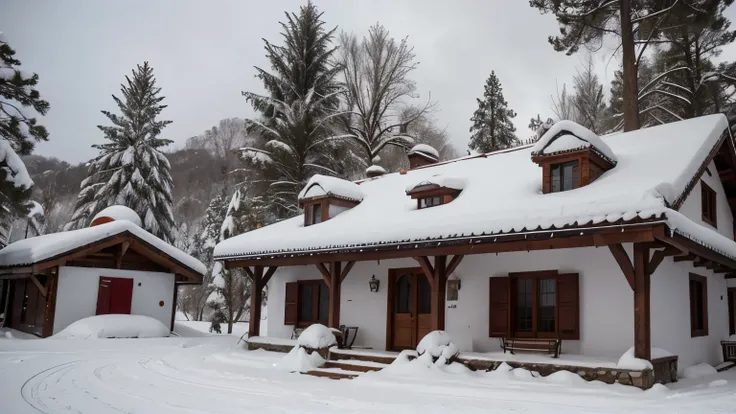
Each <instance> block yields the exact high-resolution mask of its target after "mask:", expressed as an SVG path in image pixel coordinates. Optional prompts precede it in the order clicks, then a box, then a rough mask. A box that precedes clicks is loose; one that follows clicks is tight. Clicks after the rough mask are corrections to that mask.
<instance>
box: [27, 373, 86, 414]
mask: <svg viewBox="0 0 736 414" xmlns="http://www.w3.org/2000/svg"><path fill="white" fill-rule="evenodd" d="M81 362H82V361H70V362H65V363H63V364H59V365H55V366H53V367H51V368H47V369H45V370H43V371H41V372H39V373H38V374H35V375H34V376H32V377H31V378H28V379H27V380H26V382H24V383H23V385H22V386H21V387H20V395H21V397H23V400H24V401H25V402H26V404H28V405H30V406H31V407H33V408H34V409H36V411H39V412H42V413H47V414H49V413H51V411H48V410H49V409H50V408H49V407H48V406H47V405H46V404H45V403H44V401H43V400H42V399H41V398H40V397H39V394H38V392H39V389H40V387H41V385H46V383H45V380H46V379H48V378H50V377H52V376H54V375H56V374H57V373H58V372H59V371H62V370H68V369H73V367H74V366H75V365H77V364H80V363H81ZM57 383H58V380H57ZM45 390H46V387H44V391H45Z"/></svg>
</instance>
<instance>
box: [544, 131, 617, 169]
mask: <svg viewBox="0 0 736 414" xmlns="http://www.w3.org/2000/svg"><path fill="white" fill-rule="evenodd" d="M590 147H593V149H594V150H596V151H598V152H599V153H600V154H601V155H603V156H604V157H605V158H607V159H608V160H610V161H611V162H612V163H614V164H615V163H616V162H617V158H616V154H615V153H614V152H613V150H611V148H610V147H609V146H608V145H606V143H605V142H603V140H602V139H601V138H600V137H599V136H598V135H596V134H595V133H594V132H593V131H591V130H589V129H588V128H585V127H584V126H582V125H580V124H576V123H575V122H572V121H559V122H556V123H555V124H554V125H552V127H551V128H550V129H549V130H548V131H547V132H545V133H544V135H542V137H541V138H539V141H537V143H536V144H534V147H533V148H532V155H550V154H557V153H560V152H569V151H576V150H580V149H584V148H590Z"/></svg>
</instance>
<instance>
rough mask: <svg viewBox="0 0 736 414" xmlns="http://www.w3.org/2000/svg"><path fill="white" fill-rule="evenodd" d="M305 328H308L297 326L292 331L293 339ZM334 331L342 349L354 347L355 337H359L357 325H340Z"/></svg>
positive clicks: (338, 344) (297, 337)
mask: <svg viewBox="0 0 736 414" xmlns="http://www.w3.org/2000/svg"><path fill="white" fill-rule="evenodd" d="M304 329H306V328H298V327H296V326H295V327H294V329H293V330H292V331H291V339H299V335H301V334H302V332H304ZM332 331H333V332H332V333H333V334H335V339H337V346H338V348H340V349H345V348H347V349H350V348H352V347H353V343H355V338H357V337H358V327H357V326H345V325H340V329H333V330H332ZM351 334H352V335H351Z"/></svg>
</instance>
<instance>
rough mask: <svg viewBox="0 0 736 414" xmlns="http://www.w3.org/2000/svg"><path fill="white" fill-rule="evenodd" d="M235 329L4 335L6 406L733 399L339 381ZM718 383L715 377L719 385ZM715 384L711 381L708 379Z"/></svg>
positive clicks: (547, 385) (504, 408)
mask: <svg viewBox="0 0 736 414" xmlns="http://www.w3.org/2000/svg"><path fill="white" fill-rule="evenodd" d="M234 342H235V341H234V340H233V338H232V337H227V336H224V335H223V336H215V337H202V338H166V339H142V340H96V341H62V340H33V341H22V340H9V341H2V342H0V378H3V380H2V382H3V385H2V387H0V412H2V413H5V412H8V413H13V414H24V413H38V412H42V413H72V412H74V413H94V414H106V413H117V414H119V413H157V414H158V413H238V414H242V413H243V412H257V413H288V412H300V413H321V414H330V413H340V414H345V413H353V412H360V413H378V412H401V413H414V412H416V413H423V414H432V413H443V414H445V413H448V412H463V413H480V412H484V413H487V412H512V411H513V412H534V413H538V412H551V413H562V412H565V413H571V412H586V413H590V412H596V413H598V412H627V414H633V413H639V412H647V413H652V412H662V413H670V412H673V411H678V412H705V411H716V410H720V411H722V412H726V411H733V410H734V408H733V407H736V392H735V391H736V373H733V374H726V373H724V374H719V376H718V377H717V378H710V379H705V380H703V381H702V382H691V383H689V384H688V383H687V382H686V381H683V382H681V383H680V384H678V385H677V387H676V388H679V389H678V390H675V391H668V390H663V389H659V390H655V391H652V392H641V391H639V390H636V389H633V388H631V387H623V386H614V387H611V386H604V385H595V384H588V383H585V384H578V385H568V384H562V383H552V382H540V381H539V380H536V379H532V378H526V377H524V375H517V376H516V377H514V378H510V379H509V378H506V379H489V378H487V377H478V378H469V377H467V376H466V375H452V374H446V373H438V372H428V373H427V374H426V375H423V376H422V377H418V378H401V377H391V376H386V375H380V373H379V374H378V375H364V376H362V377H361V378H359V379H357V380H352V381H346V380H343V381H333V380H327V379H322V378H313V377H309V376H303V375H296V374H289V373H285V372H281V371H277V370H275V369H274V368H273V367H272V365H273V363H274V362H276V361H278V360H279V358H281V357H282V356H283V355H282V354H275V353H269V352H264V351H253V352H247V351H243V350H242V349H239V348H235V347H234ZM714 380H718V381H717V382H715V383H714V382H713V381H714ZM708 384H712V385H711V386H709V385H708Z"/></svg>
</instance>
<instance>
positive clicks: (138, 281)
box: [54, 266, 283, 333]
mask: <svg viewBox="0 0 736 414" xmlns="http://www.w3.org/2000/svg"><path fill="white" fill-rule="evenodd" d="M100 276H107V277H121V278H129V279H130V278H132V279H133V300H132V303H131V307H130V313H131V314H134V315H146V316H150V317H152V318H155V319H158V320H159V321H161V323H163V324H164V325H165V326H167V327H168V326H169V325H170V324H171V307H172V299H173V294H174V274H173V273H161V272H142V271H132V270H118V269H98V268H89V267H71V266H62V267H60V268H59V285H58V288H57V291H56V315H55V317H54V333H58V332H60V331H61V330H63V329H64V328H66V327H67V326H69V324H71V323H72V322H74V321H77V320H79V319H82V318H86V317H88V316H94V315H95V313H96V311H97V288H98V286H99V280H100ZM159 301H163V302H164V306H159ZM281 302H282V303H283V298H282V299H281ZM282 313H283V310H282ZM282 322H283V318H282Z"/></svg>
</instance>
